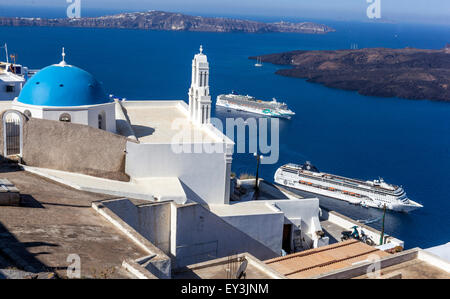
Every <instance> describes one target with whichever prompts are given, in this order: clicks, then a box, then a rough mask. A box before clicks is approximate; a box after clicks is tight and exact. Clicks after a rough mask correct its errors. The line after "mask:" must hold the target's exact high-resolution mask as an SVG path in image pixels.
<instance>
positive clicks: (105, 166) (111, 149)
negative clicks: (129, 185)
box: [0, 111, 130, 181]
mask: <svg viewBox="0 0 450 299" xmlns="http://www.w3.org/2000/svg"><path fill="white" fill-rule="evenodd" d="M6 112H8V111H4V112H3V113H2V114H1V119H2V120H3V118H4V117H3V116H4V114H5V113H6ZM18 113H20V112H18ZM20 115H21V116H22V121H23V122H24V123H23V149H22V162H23V164H25V165H28V166H33V167H40V168H49V169H55V170H62V171H68V172H75V173H81V174H86V175H91V176H95V177H100V178H106V179H111V180H118V181H129V180H130V178H129V176H128V175H127V174H126V173H125V158H126V143H127V141H129V140H128V139H127V138H125V137H123V136H119V135H116V134H113V133H110V132H107V131H104V130H99V129H96V128H92V127H89V126H85V125H80V124H74V123H66V122H58V121H53V120H45V119H37V118H28V117H27V116H25V115H23V114H21V113H20ZM0 132H1V133H0V134H1V136H2V137H1V138H0V149H2V155H4V150H3V149H4V143H5V136H4V130H3V121H1V122H0Z"/></svg>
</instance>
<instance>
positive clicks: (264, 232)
mask: <svg viewBox="0 0 450 299" xmlns="http://www.w3.org/2000/svg"><path fill="white" fill-rule="evenodd" d="M222 219H223V220H225V221H226V222H228V223H229V224H231V225H233V226H234V227H236V228H237V229H239V230H241V231H242V232H244V233H246V234H247V235H249V236H250V237H252V238H253V239H255V240H257V241H259V242H261V243H263V244H264V245H266V246H267V247H268V248H270V249H272V250H273V251H274V252H278V253H280V254H281V247H282V243H283V225H284V214H283V213H281V212H278V213H277V212H274V213H273V214H261V215H239V216H225V217H222Z"/></svg>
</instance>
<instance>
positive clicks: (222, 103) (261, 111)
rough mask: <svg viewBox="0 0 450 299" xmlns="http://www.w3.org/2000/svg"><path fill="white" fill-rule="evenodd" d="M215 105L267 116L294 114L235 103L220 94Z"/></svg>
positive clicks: (286, 116) (287, 116)
mask: <svg viewBox="0 0 450 299" xmlns="http://www.w3.org/2000/svg"><path fill="white" fill-rule="evenodd" d="M216 106H218V107H223V108H226V109H233V110H237V111H245V112H249V113H253V114H258V115H262V116H267V117H277V118H290V117H291V116H294V115H295V113H294V112H292V111H290V110H283V109H272V108H267V109H258V108H256V107H251V106H242V105H237V104H234V103H231V102H229V101H226V100H221V99H220V96H219V97H218V98H217V101H216Z"/></svg>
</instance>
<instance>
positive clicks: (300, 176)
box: [275, 162, 423, 212]
mask: <svg viewBox="0 0 450 299" xmlns="http://www.w3.org/2000/svg"><path fill="white" fill-rule="evenodd" d="M275 182H276V183H278V184H280V185H283V186H286V187H291V188H294V189H297V190H301V191H305V192H308V193H313V194H318V195H322V196H326V197H331V198H335V199H339V200H344V201H347V202H350V203H352V204H356V205H361V206H364V207H373V208H379V209H383V208H384V206H385V205H386V208H387V209H389V210H393V211H398V212H410V211H412V210H415V209H418V208H422V207H423V206H422V205H420V204H418V203H416V202H414V201H412V200H410V199H408V197H407V195H406V192H405V190H404V189H403V188H402V187H399V186H395V185H390V184H388V183H386V182H385V181H384V180H383V179H379V180H374V181H361V180H356V179H349V178H345V177H341V176H337V175H332V174H328V173H323V172H320V171H319V170H318V169H317V168H316V167H315V166H314V165H312V164H311V163H310V162H306V163H305V164H304V165H296V164H287V165H284V166H282V167H280V168H279V169H278V170H277V172H276V173H275Z"/></svg>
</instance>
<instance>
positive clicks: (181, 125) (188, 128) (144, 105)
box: [121, 101, 223, 144]
mask: <svg viewBox="0 0 450 299" xmlns="http://www.w3.org/2000/svg"><path fill="white" fill-rule="evenodd" d="M121 105H122V107H124V108H125V110H126V113H127V115H128V118H129V120H130V124H131V127H132V128H133V131H134V133H135V135H136V137H137V139H138V140H139V142H141V143H163V144H168V143H172V142H174V140H175V142H177V143H194V141H196V142H195V143H198V142H200V143H201V142H203V141H205V140H206V141H209V142H223V141H222V139H220V138H219V136H216V135H215V134H213V133H212V132H210V131H209V130H207V129H205V128H201V127H199V126H196V125H194V124H193V123H192V122H191V121H190V120H189V118H188V110H187V109H188V108H187V107H188V106H187V104H186V103H185V102H183V101H124V102H121ZM181 130H183V133H184V136H185V140H180V138H177V137H178V136H180V131H181Z"/></svg>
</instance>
